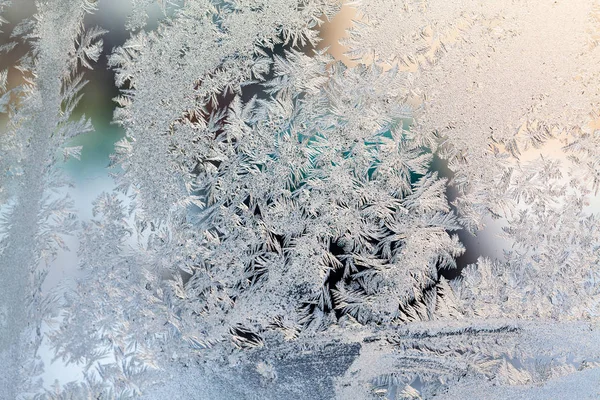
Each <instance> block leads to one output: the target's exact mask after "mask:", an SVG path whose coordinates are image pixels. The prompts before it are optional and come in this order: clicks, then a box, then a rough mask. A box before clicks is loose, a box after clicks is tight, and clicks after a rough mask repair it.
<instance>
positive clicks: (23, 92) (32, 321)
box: [0, 0, 99, 399]
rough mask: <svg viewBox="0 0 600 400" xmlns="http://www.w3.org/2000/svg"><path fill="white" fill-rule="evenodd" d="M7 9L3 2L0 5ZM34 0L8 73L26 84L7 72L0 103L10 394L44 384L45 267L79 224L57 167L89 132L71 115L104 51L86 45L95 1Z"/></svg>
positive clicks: (0, 250)
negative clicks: (23, 50) (87, 70)
mask: <svg viewBox="0 0 600 400" xmlns="http://www.w3.org/2000/svg"><path fill="white" fill-rule="evenodd" d="M7 5H8V3H7V2H2V3H0V8H1V7H3V6H7ZM36 6H37V14H36V16H35V18H33V19H30V20H26V21H23V22H21V23H20V24H19V25H17V27H16V28H15V30H14V31H13V37H14V39H15V40H20V41H22V42H23V43H26V44H27V45H30V46H31V50H30V51H29V53H28V54H27V55H25V56H24V57H22V58H21V59H20V60H19V62H18V64H17V65H15V66H14V68H12V69H10V72H9V73H10V74H13V73H18V74H20V77H21V78H22V80H23V82H24V83H23V84H21V85H19V86H16V87H10V85H9V82H8V81H7V76H9V75H8V74H6V73H3V74H2V75H0V78H2V82H1V83H2V84H1V85H0V86H1V87H2V89H3V93H2V94H3V97H2V101H1V102H2V104H3V105H4V109H3V111H5V112H8V116H9V120H8V125H7V127H6V131H5V132H4V133H3V135H2V136H1V137H0V148H1V149H2V159H3V161H2V163H1V164H0V166H1V167H2V176H1V178H0V179H1V181H0V184H1V186H2V188H3V191H2V195H3V201H5V202H6V203H5V204H6V206H5V208H4V210H3V214H2V220H1V221H0V233H1V234H2V236H1V242H0V274H1V275H2V281H1V283H0V299H1V300H0V304H2V306H3V313H2V321H1V322H2V323H0V359H1V360H2V370H3V372H2V374H0V386H1V387H2V388H3V389H2V391H3V393H2V395H3V396H6V398H10V399H16V398H19V396H20V395H24V394H25V393H27V392H29V391H31V390H36V389H35V388H36V384H38V382H37V381H35V377H36V376H37V375H38V374H39V373H40V369H41V368H42V366H41V362H40V360H39V356H38V355H37V348H38V346H39V344H40V343H41V340H42V337H41V333H40V324H41V323H42V319H45V318H50V317H52V316H55V315H54V314H55V310H54V308H55V305H56V304H55V302H54V301H53V298H52V297H51V296H50V297H44V296H42V294H41V285H42V282H43V281H44V277H45V275H46V274H47V269H46V265H47V264H48V262H49V261H51V260H52V258H53V257H54V256H55V255H56V253H57V251H58V250H59V249H60V248H63V247H64V241H63V238H62V237H63V236H64V235H65V234H69V233H71V232H73V231H74V229H75V226H76V220H75V219H74V217H73V214H72V202H71V200H70V199H69V198H68V197H62V196H60V195H57V189H59V188H60V187H62V186H64V185H65V184H66V182H65V180H64V178H63V177H62V176H61V175H60V173H58V172H57V170H55V169H54V168H53V166H54V164H55V163H56V162H57V161H59V158H58V156H57V153H58V152H57V150H58V149H60V148H61V146H63V145H64V144H65V142H66V141H68V140H69V139H70V138H72V137H74V136H75V135H78V134H80V133H84V132H87V131H89V130H90V129H91V124H90V122H89V121H88V120H86V119H85V118H81V119H80V120H78V121H70V116H71V114H72V111H73V109H74V108H75V106H76V105H77V102H78V101H79V98H80V97H79V93H80V91H81V88H82V87H83V85H84V84H85V82H84V81H83V79H82V77H81V75H80V74H79V73H78V66H79V64H80V63H81V64H84V65H86V64H87V63H88V62H89V61H90V60H91V61H95V59H97V57H98V52H96V51H90V50H89V48H90V47H88V46H92V47H93V46H94V44H92V41H93V39H94V37H95V36H97V34H99V31H96V32H92V33H91V37H90V36H86V35H87V33H86V32H84V31H83V29H82V20H83V17H84V15H85V13H86V11H88V10H91V9H92V6H91V4H90V3H89V2H88V1H69V0H63V1H58V2H55V3H54V4H52V5H49V4H47V3H44V2H38V3H36ZM77 38H82V39H79V40H78V39H77ZM85 38H87V39H89V40H87V39H85ZM11 48H12V47H11V46H8V47H5V48H3V49H2V50H3V51H10V50H11ZM6 161H8V163H7V164H5V162H6ZM5 307H6V308H5Z"/></svg>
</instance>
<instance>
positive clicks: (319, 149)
mask: <svg viewBox="0 0 600 400" xmlns="http://www.w3.org/2000/svg"><path fill="white" fill-rule="evenodd" d="M67 3H68V1H67V0H64V4H63V3H61V4H63V5H64V6H65V7H66V6H68V5H69V4H70V3H69V4H67ZM151 3H152V2H150V1H134V2H133V6H134V11H133V14H132V17H131V19H130V21H129V28H130V29H132V30H134V31H135V32H133V33H132V35H131V38H130V39H128V40H127V42H126V43H125V44H124V45H123V46H120V47H117V48H116V49H115V50H114V51H113V54H112V55H111V57H110V65H111V67H112V68H114V70H115V72H116V85H117V86H118V87H119V88H121V95H120V96H119V97H118V98H117V99H116V102H117V103H118V108H117V111H116V113H115V120H116V121H117V122H118V123H120V124H121V125H122V126H123V128H124V129H125V132H126V137H125V138H124V139H123V140H122V141H120V142H119V143H118V144H117V146H116V151H115V155H114V157H113V163H114V165H117V166H119V167H120V169H121V170H120V172H118V173H117V174H116V180H117V182H118V184H119V187H118V190H117V191H116V192H115V193H105V194H103V195H102V196H101V197H99V198H98V199H97V200H96V202H95V204H94V219H93V220H92V221H90V222H88V223H84V224H83V225H82V226H81V230H80V232H79V237H80V242H81V253H80V262H81V268H82V271H83V277H82V278H81V279H80V280H79V281H78V282H77V283H76V287H74V288H72V290H70V291H69V292H68V293H67V294H66V295H65V298H64V300H63V309H62V313H61V320H60V322H59V323H58V325H57V328H56V329H55V330H54V331H52V332H51V333H50V335H49V337H50V340H51V342H52V344H53V346H54V349H55V351H56V355H57V357H60V358H63V359H64V360H65V361H68V362H75V363H80V364H81V365H83V369H84V377H85V379H84V380H83V381H82V382H75V383H71V384H68V385H65V386H64V387H60V386H57V387H55V388H53V389H52V390H50V391H46V393H44V394H39V395H38V396H37V397H38V398H40V399H53V398H83V397H92V398H106V399H113V398H130V397H138V396H145V397H146V398H160V396H161V391H160V390H159V389H156V386H153V385H155V384H156V383H159V382H163V383H164V382H166V381H171V386H170V388H172V389H173V390H175V393H173V392H170V394H169V395H171V396H176V395H180V396H183V397H181V398H185V396H186V394H185V393H196V395H198V396H205V398H211V399H213V398H220V397H219V396H221V398H222V396H224V393H228V395H229V394H231V393H235V394H236V396H238V397H240V398H245V397H248V398H265V399H268V398H286V397H289V398H299V399H302V398H310V397H306V396H308V395H309V394H311V393H313V392H312V391H311V387H310V384H304V383H303V382H302V379H304V380H306V381H308V382H312V381H313V379H312V378H313V377H315V376H316V375H318V369H317V368H315V367H314V365H315V364H318V363H319V362H322V363H330V364H327V365H332V369H331V370H332V373H331V375H330V376H327V377H323V378H322V379H318V380H317V379H315V380H314V382H315V383H314V387H313V388H312V389H314V390H315V392H317V393H319V396H321V397H322V398H341V399H367V398H376V397H377V396H380V397H385V398H387V399H396V398H432V397H438V398H468V397H469V396H470V397H473V396H475V397H476V396H480V397H481V395H482V393H489V396H490V397H493V396H496V398H503V397H502V396H505V397H504V398H506V396H511V395H517V393H528V394H529V395H530V396H531V397H532V398H534V397H535V396H539V397H541V398H543V393H545V392H544V390H545V388H548V387H552V385H558V383H557V382H563V383H564V384H565V385H567V386H568V385H569V384H570V383H569V382H572V381H570V379H571V378H572V377H573V376H575V375H576V376H584V377H585V376H596V375H593V374H591V373H589V374H588V372H586V371H587V370H595V369H596V367H597V366H598V362H600V360H599V356H600V355H599V354H598V350H597V346H596V343H597V339H598V338H597V336H598V330H597V328H596V327H595V323H596V322H597V317H598V315H597V312H598V302H599V300H600V299H599V297H598V294H599V293H598V289H597V287H598V284H597V281H598V271H597V265H598V249H599V248H600V244H599V243H598V239H597V237H598V228H599V227H598V217H597V215H596V214H594V213H593V212H591V210H590V208H589V207H588V205H589V203H590V202H591V201H594V198H593V195H594V194H596V193H597V191H598V187H599V182H600V180H599V179H598V165H597V164H598V163H597V161H596V159H597V158H598V157H597V150H596V148H597V146H596V144H597V141H598V132H600V131H599V129H600V122H599V121H600V119H599V117H598V112H599V111H598V110H600V93H599V92H598V89H597V88H598V85H597V81H598V78H599V77H600V76H599V73H598V68H597V60H598V59H600V54H598V52H599V51H600V50H598V48H599V47H600V46H598V38H599V34H600V33H599V32H600V31H599V29H600V23H599V21H600V18H599V16H600V6H599V4H598V3H597V2H594V1H591V2H586V3H585V4H584V3H581V4H580V3H577V4H576V5H574V4H573V3H568V2H563V1H555V2H554V1H553V2H549V1H546V0H531V1H525V0H523V1H512V2H500V1H497V2H492V3H490V2H482V1H476V0H473V1H465V2H443V1H382V0H362V1H360V2H357V3H353V4H352V6H353V7H356V8H357V10H358V14H357V15H358V17H357V21H356V22H355V25H354V27H353V29H352V30H351V32H350V36H349V38H348V39H347V40H344V41H343V42H344V43H343V44H344V45H345V46H347V48H348V49H349V53H348V54H349V56H350V57H351V58H352V59H353V61H354V62H355V63H356V65H354V64H353V66H345V65H343V64H342V63H341V62H336V61H335V60H333V59H332V58H331V57H330V56H329V55H328V54H327V53H326V52H325V51H317V50H315V48H316V46H317V45H318V42H319V40H320V38H319V36H318V27H319V26H320V25H321V24H322V23H324V22H325V21H326V20H328V19H330V18H331V17H333V15H335V13H336V12H337V11H338V10H339V8H340V4H338V3H337V2H334V1H327V0H303V1H298V0H277V1H266V0H265V1H261V0H251V1H246V0H244V1H242V0H240V1H238V0H228V1H224V2H211V1H208V0H195V1H191V0H190V1H185V2H183V4H180V5H178V7H175V8H173V11H172V13H173V14H172V17H171V18H168V19H166V20H165V21H164V22H163V23H161V24H160V25H159V26H158V28H157V29H156V30H154V31H146V30H143V29H140V28H143V27H144V25H145V23H146V22H145V20H146V15H145V13H144V12H143V10H145V9H146V8H147V7H148V6H150V5H151ZM3 4H5V3H2V2H0V7H1V6H2V5H3ZM73 4H75V3H73ZM77 4H79V3H77ZM71 5H72V4H71ZM167 5H168V4H167V3H166V2H164V3H160V6H161V7H163V9H164V10H165V12H166V9H165V7H166V6H167ZM37 6H38V13H39V14H40V16H43V17H45V18H41V17H40V18H38V19H36V20H34V21H31V22H26V23H24V24H22V25H21V26H20V27H18V28H17V29H16V30H17V33H19V32H20V33H19V35H20V36H24V38H25V39H27V38H29V39H32V38H33V39H34V42H33V43H34V50H36V51H34V52H32V53H31V55H30V56H29V57H26V58H24V59H23V61H22V63H24V64H23V65H24V66H23V65H22V66H21V70H22V72H23V73H24V74H25V75H27V74H31V80H30V81H28V83H27V84H26V85H25V87H24V88H21V89H11V92H10V93H12V94H11V95H10V96H13V95H14V96H17V95H18V96H23V98H24V99H25V100H24V101H23V102H22V104H19V105H18V107H16V106H15V107H13V108H12V109H10V111H11V112H12V113H13V114H11V118H10V123H9V124H10V125H11V127H13V129H11V130H10V131H9V134H8V135H6V136H5V137H4V138H3V139H2V151H3V154H7V155H9V156H8V157H7V158H6V160H8V161H2V163H3V164H2V165H1V166H2V168H3V171H5V172H7V174H6V176H7V177H10V179H7V183H6V184H4V183H3V185H2V187H3V188H4V187H6V188H7V189H5V190H4V193H5V194H4V196H5V197H4V199H5V200H4V201H8V202H10V201H13V203H9V204H13V206H12V209H10V210H9V211H8V212H7V213H6V215H7V218H6V221H7V222H6V223H5V225H4V226H5V228H4V231H5V232H6V234H5V238H4V239H3V243H2V245H3V247H2V254H1V257H3V259H2V262H3V265H17V264H15V263H20V264H23V265H22V268H21V267H19V269H20V270H21V272H22V271H27V270H31V271H33V270H35V267H36V265H37V264H38V260H41V259H42V257H43V256H45V255H50V256H51V255H52V253H53V251H54V250H53V249H54V247H52V241H51V240H50V238H51V237H53V238H57V237H58V236H56V234H55V233H53V232H56V229H58V228H56V227H58V226H60V227H61V228H60V229H63V230H62V231H60V232H67V231H70V230H72V228H73V227H74V221H72V219H70V217H69V216H68V214H61V215H62V216H63V218H62V219H59V221H58V222H59V223H58V224H55V226H56V227H54V228H52V229H54V230H52V231H51V230H50V228H47V227H46V226H45V225H43V224H41V223H39V221H45V220H46V219H47V218H46V217H47V216H48V215H50V213H52V212H55V211H51V210H55V209H58V208H67V206H68V203H67V202H66V201H65V200H54V198H52V197H48V201H45V200H43V199H44V197H43V194H44V190H46V189H48V188H50V187H51V186H52V185H57V184H58V183H54V181H51V180H50V181H49V180H48V178H47V177H45V176H46V175H45V173H49V171H50V169H49V166H50V165H51V164H52V162H54V157H56V155H55V153H56V154H59V153H62V155H63V156H64V157H68V156H77V154H78V152H79V149H74V148H64V149H62V152H57V151H56V150H58V149H59V147H60V146H61V145H62V143H63V141H58V138H59V137H61V138H64V137H71V136H73V135H74V134H76V133H78V132H81V131H85V130H87V129H89V123H88V122H87V121H85V119H82V120H81V121H79V122H68V121H69V115H70V114H71V111H72V110H73V107H74V105H75V103H76V101H77V99H78V97H77V94H78V93H79V92H80V90H81V87H82V84H83V82H82V80H81V78H80V77H79V76H75V75H74V73H73V70H74V69H76V68H78V67H79V66H82V67H87V68H89V67H90V66H91V64H92V62H93V61H95V60H96V59H97V58H98V57H99V55H100V49H101V47H102V43H101V42H100V41H99V37H100V36H101V35H102V30H100V29H92V30H89V31H87V32H85V33H84V32H82V30H81V29H80V23H81V22H80V21H81V18H82V16H83V13H84V11H85V10H86V9H87V8H89V7H91V4H90V3H89V2H87V1H84V2H82V3H81V7H80V9H78V10H79V11H78V14H77V19H75V17H74V13H70V15H69V17H67V16H65V15H63V14H60V18H67V19H68V20H65V21H62V20H59V19H58V16H57V17H56V18H50V16H52V15H54V13H56V12H57V11H55V10H51V9H49V8H45V7H47V6H46V5H45V4H44V3H39V4H38V5H37ZM346 6H347V5H346ZM59 9H60V8H59ZM71 18H74V19H71ZM57 21H58V22H60V24H61V26H63V25H64V26H66V27H71V28H70V29H71V30H69V29H63V30H61V34H60V35H58V36H57V35H53V34H51V33H49V32H51V31H52V29H54V28H55V26H53V25H52V24H55V23H58V22H57ZM30 29H32V30H30ZM28 32H32V33H28ZM36 38H37V39H36ZM45 41H47V43H46V42H45ZM61 46H62V47H61ZM38 70H39V71H38ZM6 82H7V80H6V74H5V73H0V88H2V89H3V90H4V91H5V90H6V88H5V87H6ZM10 96H9V97H6V96H5V97H3V99H4V100H3V102H0V105H2V104H4V103H7V104H8V102H7V100H6V99H8V100H10ZM58 110H60V111H61V112H58ZM28 124H31V125H28ZM28 126H31V127H34V128H35V129H32V128H27V127H28ZM40 127H43V128H44V129H40ZM27 129H29V130H27ZM21 130H23V132H21ZM32 132H33V133H32ZM47 132H54V133H53V134H52V135H50V136H47V135H46V136H43V134H44V133H46V134H47ZM28 135H29V136H28ZM38 136H39V137H38ZM29 137H31V139H29ZM23 140H25V141H23ZM38 144H39V145H40V146H41V147H39V148H38V147H37V146H38ZM556 148H559V149H562V150H564V152H565V153H566V154H567V155H568V157H564V156H560V155H559V156H557V155H556V152H553V149H556ZM36 149H37V150H36ZM434 154H435V155H437V156H438V157H440V158H441V159H442V160H444V161H446V162H447V163H448V168H449V169H450V171H451V172H452V174H453V178H452V179H451V180H450V181H448V180H447V179H445V178H440V177H439V176H438V173H437V172H435V171H432V166H431V163H432V159H433V155H434ZM11 157H12V158H11ZM3 158H4V157H3ZM32 159H34V160H47V162H46V164H44V163H43V162H42V163H31V162H30V161H29V162H27V160H32ZM19 165H21V167H20V168H19V167H18V166H19ZM11 182H12V183H13V184H12V185H11V184H10V183H11ZM21 182H25V183H26V185H21V184H20V183H21ZM48 182H50V183H48ZM23 186H24V187H26V188H27V189H22V187H23ZM448 186H451V187H452V188H454V189H455V190H456V191H457V193H458V197H457V199H456V200H455V201H454V203H453V204H449V203H448V200H447V198H446V190H447V189H448ZM27 190H28V191H27ZM125 196H128V199H127V201H125V198H126V197H125ZM12 199H14V200H12ZM50 200H52V202H53V204H50V203H51V201H50ZM46 203H48V206H46ZM453 208H454V209H455V210H456V213H455V211H453ZM28 210H40V212H39V213H33V214H32V213H30V212H29V213H28V212H26V211H28ZM490 217H491V218H495V219H498V220H501V221H502V222H503V223H504V226H505V228H504V236H505V238H506V239H507V240H508V241H509V242H510V243H511V245H512V248H511V249H507V250H506V251H505V254H504V256H503V257H501V258H499V259H495V260H491V259H486V258H480V259H479V260H478V262H477V263H476V264H473V265H470V266H468V267H467V268H465V269H464V270H463V271H462V273H461V276H460V277H459V278H457V279H454V280H451V281H448V280H447V279H445V278H444V277H443V276H441V272H443V271H444V270H451V269H454V268H456V267H457V265H456V258H457V257H458V256H459V255H461V254H462V252H463V251H464V248H463V246H462V244H461V243H460V241H459V239H458V236H456V235H455V234H454V232H456V231H458V230H460V229H463V228H465V229H468V230H470V231H471V232H477V231H478V230H481V229H483V228H484V226H485V223H486V221H488V220H489V218H490ZM15 221H16V222H15ZM21 232H23V233H21ZM51 232H52V233H51ZM36 233H37V235H38V236H37V237H36V240H38V242H39V243H41V244H40V245H39V246H38V245H37V244H32V243H38V242H29V243H27V246H18V245H17V242H16V240H17V239H18V238H19V237H21V236H23V235H29V237H31V235H34V236H35V235H36ZM18 243H20V242H18ZM7 257H8V258H7ZM5 260H8V261H7V262H5ZM31 260H33V262H32V261H31ZM20 264H19V265H20ZM25 264H27V265H25ZM42 280H43V276H41V277H40V278H39V279H38V281H36V282H34V283H33V284H32V286H31V288H33V290H28V288H27V287H25V286H24V284H23V282H24V280H15V281H14V285H15V287H14V288H13V289H14V292H10V293H13V294H17V293H21V294H23V293H30V292H31V293H37V292H35V288H37V287H39V282H41V281H42ZM11 282H12V281H11ZM11 282H9V283H8V285H7V286H10V284H11ZM3 284H4V283H3ZM18 285H21V286H18ZM11 290H12V289H11ZM7 293H8V292H7ZM9 295H10V294H9ZM7 298H8V297H7ZM15 298H16V297H15ZM34 299H35V300H34V301H37V302H41V301H42V300H41V299H40V300H37V297H34ZM3 304H5V303H4V302H3ZM6 304H12V303H6ZM25 304H26V303H25V302H23V303H20V305H19V307H25ZM35 304H36V305H37V304H38V303H35ZM44 304H46V303H44ZM48 304H49V303H48ZM36 308H37V309H40V307H33V308H32V309H36ZM15 309H16V308H15ZM24 309H25V308H21V310H24ZM16 310H18V309H16ZM16 315H17V314H15V311H14V310H13V309H7V310H4V309H0V317H1V318H2V319H1V320H0V322H2V321H9V322H12V320H11V318H15V316H16ZM40 318H41V316H36V317H35V318H33V319H32V320H33V321H39V320H40ZM21 323H22V322H21ZM4 326H5V327H6V326H11V330H10V332H12V333H11V335H13V336H10V337H9V336H7V337H9V341H8V342H6V343H8V344H7V345H6V346H5V347H3V349H5V348H6V349H9V350H10V351H14V349H17V348H18V347H17V342H18V338H17V335H18V333H20V332H23V331H25V329H26V327H25V326H24V325H20V326H15V327H14V328H15V329H13V325H12V323H9V324H7V323H4ZM90 327H91V329H90ZM3 329H6V328H3ZM332 347H333V348H334V349H335V351H332V350H331V349H332ZM11 349H12V350H11ZM359 350H360V351H359ZM9 355H10V354H9ZM1 357H3V358H4V357H5V355H4V353H2V355H1ZM299 366H304V367H299ZM237 368H239V369H241V370H243V371H244V379H239V378H237V377H236V375H235V373H234V371H236V369H237ZM303 368H304V369H303ZM291 371H296V372H295V373H298V374H299V375H294V373H292V372H291ZM297 371H300V372H297ZM302 373H305V375H304V376H302V375H301V374H302ZM578 374H579V375H578ZM296 377H299V378H298V379H299V380H300V382H296V381H295V380H294V379H295V378H296ZM574 379H576V378H574ZM303 385H304V386H303ZM543 385H547V386H543ZM588 387H589V385H588ZM223 388H227V390H229V392H224V391H223ZM586 389H587V388H586ZM591 391H593V389H590V390H589V391H588V392H586V394H585V395H589V393H590V392H591ZM197 393H204V394H197ZM473 393H475V394H473ZM163 396H164V394H163Z"/></svg>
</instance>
